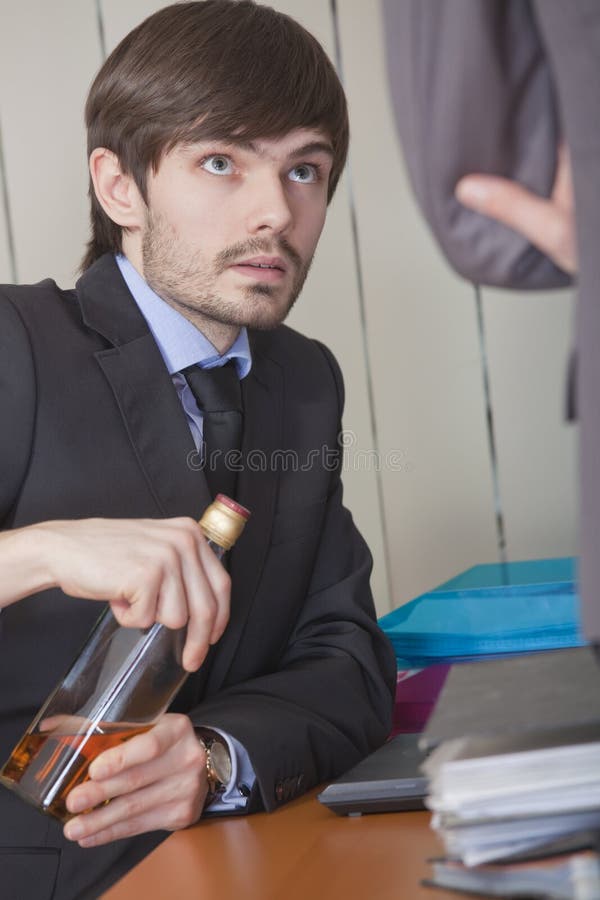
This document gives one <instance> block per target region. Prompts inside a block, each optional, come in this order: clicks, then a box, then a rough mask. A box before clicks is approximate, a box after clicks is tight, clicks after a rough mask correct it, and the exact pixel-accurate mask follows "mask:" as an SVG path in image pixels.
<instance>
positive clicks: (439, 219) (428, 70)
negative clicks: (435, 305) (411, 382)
mask: <svg viewBox="0 0 600 900" xmlns="http://www.w3.org/2000/svg"><path fill="white" fill-rule="evenodd" d="M382 2H383V11H384V23H385V39H386V51H387V54H386V55H387V65H388V73H389V82H390V90H391V96H392V104H393V109H394V113H395V118H396V126H397V130H398V133H399V136H400V139H401V143H402V148H403V151H404V157H405V161H406V166H407V169H408V174H409V177H410V180H411V183H412V187H413V190H414V192H415V195H416V198H417V201H418V203H419V205H420V207H421V210H422V212H423V214H424V216H425V218H426V220H427V222H428V224H429V227H430V228H431V230H432V232H433V234H434V236H435V238H436V239H437V241H438V243H439V245H440V247H441V249H442V251H443V253H444V254H445V256H446V258H447V259H448V261H449V263H450V264H451V265H452V267H453V268H454V269H456V271H458V272H459V274H461V275H463V276H464V277H465V278H467V279H468V280H470V281H473V282H475V283H479V284H486V285H496V286H499V287H512V288H518V289H521V290H523V289H541V288H553V287H561V286H563V285H566V284H569V283H570V278H569V276H568V275H566V273H564V272H563V271H562V270H560V269H558V268H557V267H556V266H555V265H554V264H553V263H552V262H551V261H550V260H549V259H548V258H547V257H546V256H544V255H543V254H542V253H540V252H539V251H538V250H537V249H536V248H535V247H533V246H532V245H531V244H530V243H529V242H528V241H527V240H526V239H525V238H523V237H522V236H521V235H519V234H517V233H516V232H515V231H512V230H511V229H509V228H507V227H505V226H504V225H501V224H500V223H497V222H494V221H493V220H492V219H489V218H487V217H485V216H482V215H480V214H479V213H475V212H472V211H471V210H467V209H466V208H465V207H463V206H462V205H461V204H460V203H459V202H458V201H457V200H455V198H454V188H455V186H456V183H457V182H458V180H459V179H460V178H461V177H462V176H463V175H467V174H471V173H483V174H493V175H501V176H504V177H506V178H510V179H512V180H515V181H518V182H519V183H521V184H523V185H524V186H526V187H527V188H529V189H530V190H531V191H533V192H534V193H536V194H538V195H540V196H544V197H547V196H549V195H550V192H551V189H552V184H553V181H554V173H555V169H556V150H557V146H558V142H559V137H560V124H559V117H558V113H557V108H556V107H557V102H556V97H555V93H554V87H553V81H552V73H551V71H550V66H549V63H548V60H547V58H546V54H545V50H544V46H543V43H542V38H541V36H540V34H539V33H538V26H537V22H536V19H535V16H534V12H533V9H532V6H531V4H530V3H529V2H527V0H501V2H500V0H485V2H481V0H444V2H443V3H440V2H439V0H382Z"/></svg>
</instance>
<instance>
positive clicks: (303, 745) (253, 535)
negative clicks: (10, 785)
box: [0, 0, 395, 900]
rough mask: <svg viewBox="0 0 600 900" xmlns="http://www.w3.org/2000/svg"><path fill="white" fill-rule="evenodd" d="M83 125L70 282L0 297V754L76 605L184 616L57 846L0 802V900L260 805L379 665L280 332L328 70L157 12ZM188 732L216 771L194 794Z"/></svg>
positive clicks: (312, 362) (373, 683) (333, 483)
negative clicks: (195, 379) (1, 429)
mask: <svg viewBox="0 0 600 900" xmlns="http://www.w3.org/2000/svg"><path fill="white" fill-rule="evenodd" d="M86 120H87V125H88V135H89V157H90V173H91V182H92V191H91V197H92V239H91V241H90V244H89V248H88V253H87V255H86V258H85V260H84V264H83V270H84V272H83V275H82V277H81V279H80V280H79V282H78V283H77V286H76V289H75V290H74V291H62V290H60V289H59V288H58V287H57V286H56V285H55V284H54V283H53V282H51V281H45V282H42V283H40V284H39V285H35V286H27V287H5V288H3V289H2V292H1V295H0V319H1V323H0V349H1V352H0V367H1V368H0V371H1V374H0V404H1V407H0V408H1V410H2V416H3V421H4V423H5V428H7V432H5V436H4V438H3V441H2V445H1V447H0V466H1V470H2V473H3V477H2V482H1V484H0V515H1V516H2V521H3V529H4V530H3V533H2V534H1V535H0V562H1V564H2V572H3V582H2V585H1V586H0V604H1V605H2V607H3V609H2V612H1V613H0V629H1V630H0V695H1V696H0V708H1V709H2V712H3V716H2V725H1V728H0V752H1V753H2V755H3V756H4V757H6V756H8V754H9V753H10V751H11V749H12V747H13V746H14V744H15V743H16V741H17V740H18V738H19V737H20V735H21V734H22V733H23V731H24V730H25V728H26V727H27V724H28V722H29V721H30V720H31V718H32V717H33V716H34V714H35V712H36V710H37V709H38V708H39V707H40V705H41V703H42V702H43V700H44V699H45V696H46V694H47V693H48V691H49V690H50V688H51V687H52V685H53V684H54V683H55V682H56V681H57V680H58V678H59V677H60V676H61V674H62V672H63V671H64V669H65V668H66V666H67V665H68V664H69V662H70V660H71V658H72V657H73V656H74V655H75V653H76V652H77V650H78V648H79V646H80V644H81V642H82V641H83V639H84V638H85V636H86V634H87V632H88V631H89V629H90V628H91V626H92V624H93V622H94V620H95V618H96V617H97V614H98V605H97V603H94V602H90V601H97V600H102V599H105V598H107V597H108V598H111V599H110V603H111V606H112V608H113V611H114V613H115V615H116V616H117V618H118V619H119V621H121V622H122V623H123V624H125V625H135V626H146V625H148V624H149V623H151V622H153V621H159V622H163V623H164V624H166V625H168V626H170V627H181V626H183V625H185V624H187V627H188V636H187V642H186V647H185V651H184V657H183V663H184V666H185V667H186V668H187V669H188V670H189V671H190V672H191V673H192V674H191V675H190V677H189V679H188V680H187V682H186V684H185V685H184V687H183V688H182V690H181V692H180V694H179V695H178V696H177V698H176V699H175V702H174V704H173V705H172V707H171V710H170V712H169V713H167V714H166V715H164V716H163V717H161V718H160V720H159V721H158V722H157V724H156V725H155V726H154V727H153V728H152V729H151V730H150V731H149V732H148V733H146V734H142V735H137V736H136V737H134V738H132V739H131V740H130V741H129V742H127V743H126V744H124V745H122V747H120V748H118V749H114V750H112V751H106V752H105V753H104V754H103V755H101V756H100V757H98V759H97V760H96V762H95V763H94V764H93V765H92V767H91V770H90V774H91V780H90V781H88V782H87V783H85V784H84V785H81V786H79V787H78V788H75V789H74V790H73V791H72V792H71V794H70V795H69V798H68V808H69V810H70V811H71V812H72V813H74V814H75V816H74V818H73V819H71V821H70V822H69V823H68V824H67V826H65V831H64V835H63V833H62V828H61V826H60V825H59V823H57V822H55V821H53V820H50V819H45V818H44V817H43V816H42V815H40V814H39V813H38V812H36V811H34V810H33V809H29V808H28V807H26V806H25V805H24V804H23V803H22V802H21V801H20V800H18V799H17V798H16V797H13V796H12V795H11V794H9V793H8V792H7V791H2V792H1V796H0V805H1V813H0V846H1V847H2V853H3V856H2V859H3V863H2V865H3V880H4V885H5V886H6V885H8V888H5V890H7V891H8V893H6V896H7V897H8V898H10V900H12V898H13V897H15V898H16V897H19V898H20V897H27V898H28V900H37V898H38V897H39V898H50V897H53V898H54V900H59V898H60V900H67V898H71V897H91V896H98V894H99V893H100V891H101V890H102V889H104V888H105V887H106V886H107V885H108V884H109V883H110V882H111V881H112V880H114V878H115V877H117V876H118V875H120V874H122V872H123V871H125V870H126V869H127V868H128V867H129V866H131V865H132V864H133V863H134V862H135V861H136V860H137V859H139V858H140V857H141V856H142V855H144V854H145V853H146V852H148V850H149V849H150V848H151V847H153V846H155V845H156V843H158V842H159V841H160V840H162V839H163V838H164V837H165V833H166V832H168V831H169V830H173V829H175V828H182V827H186V826H187V825H190V824H192V823H193V822H195V821H197V820H198V818H199V817H200V816H201V814H202V812H203V808H204V807H205V806H206V809H207V811H208V812H211V811H216V812H218V813H227V812H244V811H252V810H254V809H261V808H265V809H267V810H269V809H273V808H275V807H277V806H278V805H279V804H281V803H283V802H285V801H286V800H289V799H292V798H293V797H294V796H297V795H298V794H299V793H301V792H302V791H304V790H306V789H307V788H309V787H310V786H312V785H314V784H316V783H318V782H320V781H323V780H326V779H329V778H331V777H332V776H334V775H335V774H337V773H339V772H340V771H341V770H343V769H345V768H348V767H349V766H350V765H352V764H353V763H354V762H356V761H357V760H358V759H359V758H360V757H361V756H363V755H365V754H366V753H367V752H368V751H369V750H371V749H372V748H374V747H375V746H377V745H378V744H379V743H381V742H382V741H383V740H384V738H385V736H386V734H387V732H388V730H389V727H390V720H391V708H392V697H393V688H394V674H395V673H394V658H393V654H392V652H391V648H390V646H389V644H388V643H387V641H386V640H385V639H384V637H383V636H382V634H381V632H380V631H379V629H378V627H377V625H376V621H375V614H374V608H373V603H372V598H371V595H370V591H369V586H368V578H369V572H370V566H371V560H370V555H369V552H368V550H367V548H366V546H365V544H364V542H363V541H362V539H361V538H360V536H359V534H358V532H357V531H356V529H355V527H354V525H353V523H352V519H351V516H350V514H349V513H348V512H347V511H346V510H345V509H344V507H343V505H342V487H341V481H340V470H341V459H340V452H339V444H338V435H339V430H340V423H341V413H342V406H343V385H342V379H341V375H340V372H339V369H338V367H337V364H336V362H335V360H334V359H333V357H332V355H331V353H330V352H329V351H328V350H327V349H326V348H325V347H323V346H322V345H321V344H319V343H318V342H316V341H312V340H308V339H307V338H304V337H302V336H301V335H299V334H297V333H295V332H293V331H292V330H290V329H288V328H286V327H284V326H282V325H281V322H282V321H283V319H284V318H285V316H286V314H287V312H288V311H289V309H290V307H291V305H292V303H293V302H294V300H295V299H296V297H297V295H298V293H299V292H300V290H301V287H302V283H303V281H304V278H305V276H306V273H307V271H308V268H309V265H310V261H311V258H312V255H313V252H314V250H315V247H316V244H317V241H318V238H319V235H320V232H321V229H322V226H323V224H324V220H325V215H326V209H327V204H328V202H329V200H330V198H331V196H332V194H333V191H334V189H335V186H336V183H337V180H338V178H339V175H340V173H341V170H342V168H343V165H344V161H345V155H346V149H347V140H348V127H347V113H346V105H345V99H344V96H343V91H342V88H341V86H340V84H339V81H338V79H337V76H336V74H335V72H334V70H333V67H332V66H331V64H330V63H329V61H328V60H327V58H326V56H325V54H324V53H323V50H322V48H321V47H320V46H319V45H318V43H317V42H316V41H315V40H314V38H312V36H310V35H309V34H307V33H306V32H305V31H304V30H303V29H302V28H300V26H298V25H297V24H296V23H295V22H293V21H292V20H290V19H289V18H287V17H286V16H282V15H280V14H277V13H274V12H273V11H272V10H270V9H268V8H267V7H261V6H255V5H254V4H253V3H250V2H246V0H243V2H240V3H236V4H234V3H231V2H229V0H207V2H193V3H182V4H177V5H175V6H172V7H167V8H166V9H164V10H162V11H160V12H158V13H156V14H155V15H154V16H151V17H150V18H149V19H148V20H146V22H144V23H142V25H140V26H139V27H138V28H137V29H135V30H134V31H133V32H132V33H131V34H129V35H128V36H127V37H126V38H125V39H124V40H123V42H122V43H121V44H120V45H119V47H117V49H116V50H115V51H114V52H113V54H112V55H111V56H110V57H109V59H108V60H107V61H106V63H105V64H104V66H103V67H102V69H101V71H100V73H99V75H98V76H97V78H96V81H95V82H94V85H93V86H92V89H91V91H90V96H89V99H88V103H87V107H86ZM225 364H228V365H229V366H230V367H231V366H234V367H235V370H236V372H237V375H238V376H239V379H240V384H241V398H242V401H241V409H242V415H243V435H242V443H241V464H240V465H239V466H236V468H239V471H238V472H237V491H236V498H237V499H238V500H239V502H240V503H242V504H244V505H246V506H248V507H249V508H250V509H251V511H252V518H251V520H250V522H249V524H248V526H247V528H246V532H245V533H244V535H243V538H242V539H241V541H240V544H239V546H238V547H236V548H235V550H234V551H233V553H232V555H231V560H230V575H231V584H232V588H231V601H230V596H229V594H230V580H229V576H228V575H227V573H225V572H224V570H223V569H222V568H221V567H220V565H219V564H218V563H217V562H216V561H215V559H214V558H213V557H212V554H211V551H210V550H209V549H208V547H207V545H206V543H205V541H204V539H203V537H202V536H201V534H200V533H199V530H198V528H197V526H196V524H195V521H196V520H197V519H198V518H199V516H200V515H201V513H202V511H203V509H204V508H205V507H206V505H207V504H208V503H209V502H210V493H209V489H208V486H207V479H206V477H205V474H204V472H203V471H202V469H201V467H200V466H199V465H198V461H199V459H201V452H202V429H203V410H202V407H201V405H200V404H197V403H196V402H195V400H194V395H193V393H192V389H191V379H190V380H189V381H188V378H187V377H186V374H184V373H183V370H188V369H189V367H190V366H197V365H200V366H201V367H203V368H211V367H214V366H222V365H225ZM236 383H237V379H236ZM8 432H9V434H8ZM217 489H218V486H217ZM198 729H204V730H203V731H201V734H202V735H204V736H205V737H206V736H207V734H209V735H210V736H211V737H212V738H214V739H216V740H217V741H221V742H222V744H223V746H224V748H225V749H226V751H227V752H228V753H229V754H230V756H231V758H232V766H233V773H232V777H231V780H230V782H229V783H227V784H224V785H222V786H221V790H220V795H219V796H218V797H216V798H213V797H211V798H207V779H206V769H205V750H204V747H203V745H202V743H201V742H200V741H199V739H198ZM206 729H208V731H207V730H206ZM207 799H208V803H207ZM108 800H110V803H108V804H106V803H105V801H108ZM91 807H95V809H94V810H93V811H92V812H88V813H84V810H87V809H90V808H91ZM136 836H137V837H136ZM65 838H66V839H65ZM83 848H85V849H83ZM90 848H93V849H90Z"/></svg>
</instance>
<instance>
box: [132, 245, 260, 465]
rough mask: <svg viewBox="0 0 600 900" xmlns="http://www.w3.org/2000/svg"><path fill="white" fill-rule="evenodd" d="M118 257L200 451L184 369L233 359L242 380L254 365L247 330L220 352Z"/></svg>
mask: <svg viewBox="0 0 600 900" xmlns="http://www.w3.org/2000/svg"><path fill="white" fill-rule="evenodd" d="M116 260H117V265H118V267H119V269H120V270H121V275H122V276H123V278H124V279H125V283H126V284H127V287H128V288H129V290H130V292H131V294H132V296H133V299H134V300H135V302H136V303H137V305H138V308H139V310H140V312H141V314H142V315H143V317H144V318H145V320H146V322H147V323H148V328H149V329H150V331H151V332H152V336H153V338H154V340H155V341H156V345H157V347H158V349H159V350H160V353H161V356H162V358H163V360H164V363H165V366H166V367H167V371H168V373H169V375H170V376H171V378H172V381H173V384H174V385H175V390H176V391H177V396H178V397H179V400H180V402H181V405H182V406H183V410H184V412H185V415H186V418H187V420H188V425H189V427H190V431H191V432H192V437H193V439H194V443H195V445H196V450H198V451H200V448H201V446H202V414H201V412H200V410H199V409H198V404H197V403H196V400H195V399H194V395H193V394H192V391H191V389H190V386H189V385H188V383H187V381H186V380H185V377H184V376H183V375H182V374H181V373H182V371H183V370H184V369H187V367H188V366H193V365H199V366H200V367H201V368H202V369H214V368H215V367H216V366H223V365H225V363H226V362H228V361H229V360H230V359H232V360H233V361H234V363H235V366H236V368H237V372H238V375H239V378H240V380H241V379H242V378H245V377H246V375H247V374H248V372H249V371H250V369H251V367H252V356H251V354H250V345H249V343H248V332H247V331H246V329H245V328H242V329H241V330H240V333H239V334H238V336H237V338H236V339H235V341H234V343H233V344H232V345H231V347H230V348H229V350H228V351H227V352H226V353H224V354H223V355H222V356H220V355H219V353H218V351H217V350H216V349H215V348H214V346H213V345H212V344H211V342H210V341H209V340H208V338H206V337H204V335H203V334H202V332H201V331H198V329H197V328H196V326H195V325H192V323H191V322H190V321H188V319H186V318H185V316H182V315H181V313H179V312H177V310H176V309H173V307H172V306H169V304H168V303H165V301H164V300H162V299H161V298H160V297H159V296H158V294H157V293H156V292H155V291H153V290H152V288H151V287H150V286H149V285H148V284H147V283H146V282H145V281H144V279H143V278H142V276H141V275H140V274H139V272H138V271H137V269H135V268H134V267H133V266H132V264H131V263H130V262H129V260H128V259H127V257H126V256H123V255H122V254H119V255H117V257H116Z"/></svg>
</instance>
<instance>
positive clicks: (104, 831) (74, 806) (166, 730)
mask: <svg viewBox="0 0 600 900" xmlns="http://www.w3.org/2000/svg"><path fill="white" fill-rule="evenodd" d="M207 791H208V785H207V780H206V767H205V756H204V750H203V747H202V745H201V743H200V741H199V739H198V738H197V737H196V734H195V732H194V727H193V725H192V723H191V721H190V720H189V719H188V717H187V716H183V715H177V714H174V713H166V714H165V715H163V716H162V717H161V718H160V719H159V721H158V722H157V724H156V725H154V727H153V728H151V729H150V730H149V731H147V732H145V733H144V734H138V735H136V736H135V737H133V738H131V739H130V740H129V741H126V742H125V743H123V744H121V745H120V746H118V747H113V748H111V749H110V750H105V751H104V753H101V754H100V756H98V757H97V759H95V760H94V762H93V763H92V764H91V766H90V780H89V781H86V782H85V784H81V785H79V786H78V787H76V788H74V789H73V790H72V791H71V793H70V794H69V796H68V798H67V809H68V810H69V812H71V813H83V815H77V816H76V817H75V818H73V819H71V820H70V821H69V822H68V823H67V825H65V829H64V833H65V837H66V838H68V839H69V840H73V841H78V842H79V845H80V846H81V847H97V846H99V845H100V844H107V843H109V842H110V841H116V840H118V839H119V838H125V837H132V836H133V835H136V834H143V833H144V832H146V831H156V830H162V829H164V830H167V831H177V830H178V829H181V828H186V827H187V826H188V825H192V824H193V823H194V822H196V821H197V820H198V819H199V818H200V815H201V813H202V808H203V806H204V801H205V799H206V794H207ZM107 801H110V802H107ZM102 804H105V805H102ZM96 807H97V808H96ZM90 809H91V812H84V811H85V810H90Z"/></svg>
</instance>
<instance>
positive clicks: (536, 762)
mask: <svg viewBox="0 0 600 900" xmlns="http://www.w3.org/2000/svg"><path fill="white" fill-rule="evenodd" d="M564 740H565V736H564V732H562V733H561V732H558V731H557V732H554V733H545V734H543V735H539V734H538V735H535V734H531V735H528V736H524V737H522V738H520V739H518V740H515V739H514V738H513V739H511V738H502V737H501V738H486V737H471V738H459V739H456V740H450V741H445V742H444V743H442V744H441V745H440V746H439V747H438V748H437V749H436V750H435V751H433V753H432V754H431V755H430V756H429V758H428V759H427V761H426V762H425V764H424V766H423V769H424V771H425V774H426V775H427V776H428V778H429V796H428V798H427V806H428V807H429V808H430V809H432V810H433V811H434V816H433V820H432V827H433V828H435V829H436V830H437V831H438V832H439V833H440V835H441V837H442V839H443V841H444V845H445V848H446V851H447V853H448V855H449V856H450V857H452V858H454V859H457V860H458V861H460V862H461V863H463V864H464V865H465V866H478V865H481V864H482V863H489V862H492V861H496V860H500V859H505V858H507V857H514V856H517V855H520V856H522V855H523V854H529V853H531V852H532V851H536V852H539V851H540V849H541V848H544V847H545V848H547V847H548V846H549V845H552V846H553V847H555V846H556V842H558V841H565V840H568V841H570V842H573V841H574V842H575V844H576V845H577V844H580V843H581V840H583V841H584V843H586V844H587V843H589V834H590V833H593V832H600V728H599V727H598V726H593V727H587V728H581V729H580V730H579V731H577V730H576V729H572V730H570V732H569V741H570V742H569V743H568V744H565V743H564ZM582 836H583V837H582Z"/></svg>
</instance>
